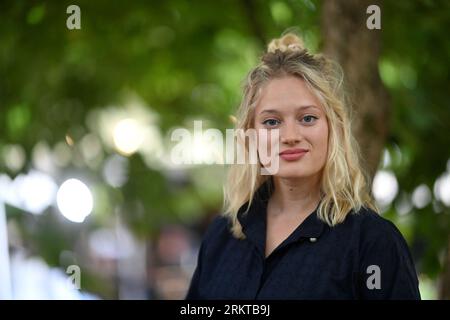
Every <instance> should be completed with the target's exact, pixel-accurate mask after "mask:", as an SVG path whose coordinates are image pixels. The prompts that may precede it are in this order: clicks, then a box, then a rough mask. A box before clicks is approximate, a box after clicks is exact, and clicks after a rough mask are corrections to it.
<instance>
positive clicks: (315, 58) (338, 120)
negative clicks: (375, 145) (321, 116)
mask: <svg viewBox="0 0 450 320" xmlns="http://www.w3.org/2000/svg"><path fill="white" fill-rule="evenodd" d="M286 76H294V77H298V78H300V79H302V80H303V81H305V84H306V85H307V86H308V88H309V89H310V90H311V92H312V93H313V94H314V95H316V97H317V98H318V100H319V101H320V103H321V106H322V107H323V110H324V112H325V114H326V117H327V123H328V127H329V136H328V153H327V160H326V163H325V167H324V170H323V174H322V178H321V182H320V183H321V190H320V192H321V201H320V204H319V207H318V211H317V215H318V217H319V219H321V220H322V221H324V222H325V223H327V224H328V225H330V226H335V225H337V224H339V223H341V222H343V221H344V219H345V217H346V216H347V214H349V213H351V212H358V211H359V210H360V209H361V207H368V208H371V209H373V210H375V211H378V210H377V208H376V206H375V204H374V202H373V199H372V197H371V196H370V189H369V184H368V178H367V176H366V174H365V173H364V171H363V169H362V167H361V162H360V156H359V148H358V145H357V143H356V140H355V139H354V137H353V135H352V130H351V126H350V125H351V120H350V106H349V104H348V103H347V101H346V98H345V91H344V89H343V73H342V69H341V68H340V66H339V65H338V64H337V63H335V62H334V61H333V60H331V59H328V58H326V57H324V56H323V55H321V54H312V53H310V52H308V50H307V49H306V48H305V47H304V44H303V41H302V40H301V38H300V37H299V36H298V35H296V34H294V33H287V34H285V35H284V36H282V37H281V38H278V39H273V40H272V41H270V43H269V45H268V47H267V51H266V52H265V53H264V54H263V55H262V56H261V60H260V63H259V64H258V65H257V66H256V67H254V68H253V69H252V70H250V72H249V73H248V76H247V78H246V80H245V83H244V86H243V97H242V101H241V104H240V106H239V110H238V114H237V123H236V129H243V130H247V129H250V128H253V123H254V116H255V115H254V113H255V107H256V104H257V102H258V99H259V97H260V95H261V91H262V90H263V89H264V87H265V85H266V84H267V83H268V82H269V81H270V80H272V79H276V78H281V77H286ZM245 148H247V146H245ZM246 152H247V153H248V149H246ZM260 166H261V165H260V164H256V165H255V164H243V165H232V166H231V167H230V169H229V172H228V177H227V182H226V185H225V188H224V200H225V201H224V215H225V216H228V217H229V218H230V220H231V226H232V228H231V231H232V233H233V235H234V236H235V237H236V238H241V239H242V238H245V235H244V234H243V232H242V228H241V225H240V223H239V221H238V219H237V216H238V213H239V212H240V211H242V209H245V211H244V212H243V214H246V213H247V211H248V209H249V208H250V205H251V203H252V200H253V198H254V195H255V193H256V191H257V189H258V188H259V187H260V186H261V185H262V184H263V183H265V182H266V181H267V180H268V179H271V177H270V176H266V175H260V174H259V172H260ZM244 205H246V206H244Z"/></svg>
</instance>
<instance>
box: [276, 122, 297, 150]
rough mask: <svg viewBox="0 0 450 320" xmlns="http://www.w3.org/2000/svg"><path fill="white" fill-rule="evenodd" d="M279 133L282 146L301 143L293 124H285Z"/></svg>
mask: <svg viewBox="0 0 450 320" xmlns="http://www.w3.org/2000/svg"><path fill="white" fill-rule="evenodd" d="M280 131H281V132H280V134H281V139H280V140H281V143H283V144H287V145H295V144H297V143H299V142H300V141H301V133H300V130H299V128H298V127H297V125H296V124H295V123H286V124H285V126H284V128H282V129H281V130H280Z"/></svg>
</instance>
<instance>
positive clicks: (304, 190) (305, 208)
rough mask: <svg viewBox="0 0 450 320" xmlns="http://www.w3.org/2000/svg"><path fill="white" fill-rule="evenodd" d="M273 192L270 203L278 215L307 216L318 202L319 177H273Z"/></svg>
mask: <svg viewBox="0 0 450 320" xmlns="http://www.w3.org/2000/svg"><path fill="white" fill-rule="evenodd" d="M273 182H274V187H275V190H274V192H273V194H272V197H271V199H270V200H271V202H272V205H273V207H274V208H276V210H275V211H276V212H277V213H278V214H287V215H291V214H292V215H299V213H300V214H304V215H307V214H309V213H311V212H312V211H313V210H314V209H315V208H316V207H317V205H318V203H319V200H320V176H319V175H317V176H314V177H308V178H295V179H288V178H277V177H273Z"/></svg>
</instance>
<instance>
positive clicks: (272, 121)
mask: <svg viewBox="0 0 450 320" xmlns="http://www.w3.org/2000/svg"><path fill="white" fill-rule="evenodd" d="M262 124H264V125H266V126H268V127H275V126H276V125H278V124H280V121H278V120H277V119H267V120H264V121H263V123H262Z"/></svg>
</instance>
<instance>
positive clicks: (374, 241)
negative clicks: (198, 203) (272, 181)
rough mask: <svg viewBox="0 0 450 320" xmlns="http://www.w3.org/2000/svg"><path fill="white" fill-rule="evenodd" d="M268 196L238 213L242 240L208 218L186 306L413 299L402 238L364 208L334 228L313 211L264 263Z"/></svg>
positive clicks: (223, 222)
mask: <svg viewBox="0 0 450 320" xmlns="http://www.w3.org/2000/svg"><path fill="white" fill-rule="evenodd" d="M269 197H270V195H269V193H268V190H267V187H266V186H265V185H263V186H262V187H261V188H260V189H259V190H258V192H257V194H256V195H255V198H254V201H253V202H252V205H251V207H250V210H249V212H248V213H247V214H246V215H244V214H243V213H242V212H243V210H242V209H241V211H240V212H239V214H238V219H239V221H240V223H241V225H242V227H243V232H244V234H245V236H246V238H245V239H243V240H240V239H236V238H235V237H233V235H232V234H231V232H230V223H229V219H228V218H226V217H223V216H218V217H216V218H215V219H214V221H213V222H212V223H211V224H210V226H209V227H208V229H207V231H206V234H205V236H204V237H203V240H202V243H201V246H200V250H199V255H198V262H197V267H196V270H195V272H194V275H193V277H192V280H191V284H190V287H189V291H188V293H187V296H186V299H251V300H253V299H420V293H419V289H418V279H417V275H416V271H415V268H414V263H413V260H412V258H411V254H410V252H409V249H408V246H407V244H406V242H405V240H404V238H403V237H402V235H401V233H400V232H399V230H398V229H397V228H396V227H395V226H394V224H393V223H391V222H390V221H388V220H386V219H384V218H382V217H381V216H379V215H378V214H377V213H376V212H374V211H372V210H370V209H366V208H363V209H361V210H360V211H359V212H357V213H354V212H353V211H352V213H350V214H348V215H347V217H346V219H345V220H344V222H342V223H340V224H338V225H336V226H334V227H330V226H328V225H327V224H326V223H324V222H322V221H321V220H319V219H318V217H317V214H316V213H317V212H316V211H314V212H313V213H311V214H310V215H309V216H308V217H307V218H306V219H305V220H304V221H303V222H302V223H301V224H300V225H299V226H298V227H297V228H296V229H295V230H294V231H293V232H292V233H291V234H290V235H289V236H288V237H287V238H286V239H285V240H284V241H283V242H282V243H281V244H280V245H279V246H278V247H277V248H276V249H275V250H274V251H272V253H271V254H270V255H269V256H268V257H265V254H264V253H265V242H266V214H267V202H268V199H269ZM245 206H246V205H245ZM243 208H244V206H243ZM316 210H317V209H316Z"/></svg>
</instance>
